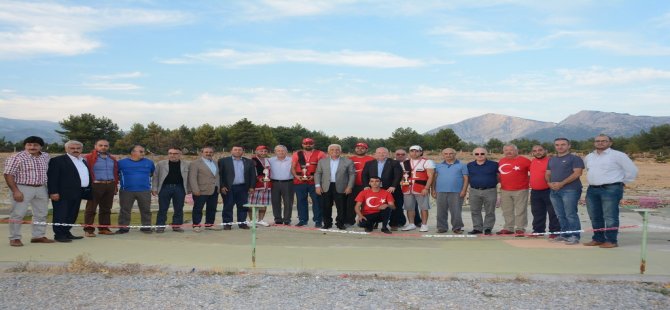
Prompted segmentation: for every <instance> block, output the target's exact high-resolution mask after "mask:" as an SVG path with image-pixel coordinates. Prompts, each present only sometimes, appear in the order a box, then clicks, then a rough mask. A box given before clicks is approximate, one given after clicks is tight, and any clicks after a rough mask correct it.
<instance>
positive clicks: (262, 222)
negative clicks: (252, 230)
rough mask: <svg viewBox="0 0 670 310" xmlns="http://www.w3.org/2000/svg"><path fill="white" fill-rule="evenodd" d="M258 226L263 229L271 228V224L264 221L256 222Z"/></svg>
mask: <svg viewBox="0 0 670 310" xmlns="http://www.w3.org/2000/svg"><path fill="white" fill-rule="evenodd" d="M256 224H258V225H261V226H263V227H269V226H270V224H268V223H267V222H265V221H264V220H260V221H258V222H256Z"/></svg>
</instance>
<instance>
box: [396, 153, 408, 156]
mask: <svg viewBox="0 0 670 310" xmlns="http://www.w3.org/2000/svg"><path fill="white" fill-rule="evenodd" d="M405 155H407V154H405V153H395V156H405Z"/></svg>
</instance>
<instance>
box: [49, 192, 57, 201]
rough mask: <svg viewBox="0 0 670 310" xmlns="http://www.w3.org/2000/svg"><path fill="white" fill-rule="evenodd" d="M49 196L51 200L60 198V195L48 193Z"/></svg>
mask: <svg viewBox="0 0 670 310" xmlns="http://www.w3.org/2000/svg"><path fill="white" fill-rule="evenodd" d="M49 198H51V201H59V200H60V195H58V194H51V195H49Z"/></svg>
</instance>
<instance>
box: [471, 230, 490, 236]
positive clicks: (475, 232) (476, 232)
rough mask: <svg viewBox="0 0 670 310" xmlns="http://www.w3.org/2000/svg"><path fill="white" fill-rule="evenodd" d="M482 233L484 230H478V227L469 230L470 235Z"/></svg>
mask: <svg viewBox="0 0 670 310" xmlns="http://www.w3.org/2000/svg"><path fill="white" fill-rule="evenodd" d="M489 232H491V230H490V229H489ZM481 233H482V231H481V230H477V229H473V230H472V231H468V235H479V234H481Z"/></svg>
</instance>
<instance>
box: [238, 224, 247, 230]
mask: <svg viewBox="0 0 670 310" xmlns="http://www.w3.org/2000/svg"><path fill="white" fill-rule="evenodd" d="M239 227H240V229H249V225H247V224H242V225H239Z"/></svg>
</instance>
